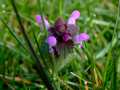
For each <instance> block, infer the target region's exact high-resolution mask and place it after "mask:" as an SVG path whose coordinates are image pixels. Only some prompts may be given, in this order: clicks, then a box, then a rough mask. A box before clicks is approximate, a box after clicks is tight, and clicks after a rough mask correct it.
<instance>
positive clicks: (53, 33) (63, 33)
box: [36, 10, 90, 56]
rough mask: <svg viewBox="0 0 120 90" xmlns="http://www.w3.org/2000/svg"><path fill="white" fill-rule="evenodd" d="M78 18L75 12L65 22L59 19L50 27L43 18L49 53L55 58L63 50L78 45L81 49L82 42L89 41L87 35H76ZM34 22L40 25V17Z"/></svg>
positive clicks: (78, 15)
mask: <svg viewBox="0 0 120 90" xmlns="http://www.w3.org/2000/svg"><path fill="white" fill-rule="evenodd" d="M79 17H80V12H79V11H77V10H75V11H73V12H72V14H71V15H70V17H69V19H68V21H67V22H65V21H64V19H62V18H61V17H59V18H58V19H57V20H56V21H55V24H54V25H52V26H50V24H49V22H48V21H47V20H46V19H45V18H44V23H45V27H46V29H47V30H48V31H49V35H48V37H47V39H46V42H47V44H48V45H49V52H53V53H54V54H55V55H56V56H58V55H60V54H62V52H63V50H65V48H66V49H68V50H70V49H71V48H73V47H74V45H76V44H79V45H80V47H81V48H82V47H83V46H82V42H84V41H87V40H89V38H90V37H89V35H88V34H87V33H85V32H84V33H81V34H78V32H79V29H78V27H77V26H76V20H77V19H78V18H79ZM36 21H37V23H38V24H41V16H39V15H37V16H36Z"/></svg>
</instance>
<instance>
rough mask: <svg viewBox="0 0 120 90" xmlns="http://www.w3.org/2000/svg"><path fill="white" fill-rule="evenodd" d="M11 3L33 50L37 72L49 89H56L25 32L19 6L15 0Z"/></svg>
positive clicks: (24, 35)
mask: <svg viewBox="0 0 120 90" xmlns="http://www.w3.org/2000/svg"><path fill="white" fill-rule="evenodd" d="M11 4H12V7H13V9H14V12H15V13H16V17H17V20H18V23H19V25H20V28H21V29H20V30H21V32H22V34H23V37H24V39H25V41H26V43H27V44H28V47H29V50H30V52H31V54H32V56H33V58H34V60H35V64H36V70H37V73H38V74H39V76H40V77H41V79H42V80H43V82H44V84H45V85H46V87H47V89H48V90H55V88H54V85H53V83H52V80H51V78H50V76H49V74H48V72H47V71H46V70H45V69H44V66H43V65H42V63H41V62H40V60H39V58H38V56H37V54H36V53H35V51H34V49H33V47H32V44H31V42H30V40H29V38H28V36H27V34H26V32H25V29H24V26H23V24H22V22H21V18H20V15H19V14H18V11H17V8H16V6H15V2H14V0H11Z"/></svg>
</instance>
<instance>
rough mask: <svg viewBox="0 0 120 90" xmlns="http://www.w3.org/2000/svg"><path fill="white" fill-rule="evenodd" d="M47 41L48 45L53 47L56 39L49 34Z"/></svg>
mask: <svg viewBox="0 0 120 90" xmlns="http://www.w3.org/2000/svg"><path fill="white" fill-rule="evenodd" d="M47 43H48V45H49V46H51V47H53V46H56V44H57V40H56V38H55V37H54V36H49V37H48V38H47Z"/></svg>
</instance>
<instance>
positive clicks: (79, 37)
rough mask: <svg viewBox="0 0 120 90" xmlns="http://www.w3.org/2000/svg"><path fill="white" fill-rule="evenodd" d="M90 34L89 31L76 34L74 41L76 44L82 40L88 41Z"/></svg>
mask: <svg viewBox="0 0 120 90" xmlns="http://www.w3.org/2000/svg"><path fill="white" fill-rule="evenodd" d="M89 38H90V37H89V35H88V34H87V33H81V34H79V35H75V36H74V38H73V40H74V43H76V44H79V43H81V42H82V41H87V40H89Z"/></svg>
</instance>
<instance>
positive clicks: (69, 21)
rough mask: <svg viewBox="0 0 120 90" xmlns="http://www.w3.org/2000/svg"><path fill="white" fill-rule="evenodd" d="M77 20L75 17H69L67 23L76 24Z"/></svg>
mask: <svg viewBox="0 0 120 90" xmlns="http://www.w3.org/2000/svg"><path fill="white" fill-rule="evenodd" d="M75 23H76V21H75V19H74V18H69V19H68V22H67V24H74V25H75Z"/></svg>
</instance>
